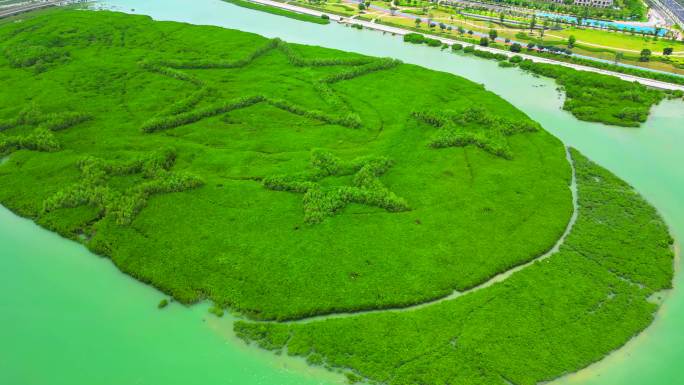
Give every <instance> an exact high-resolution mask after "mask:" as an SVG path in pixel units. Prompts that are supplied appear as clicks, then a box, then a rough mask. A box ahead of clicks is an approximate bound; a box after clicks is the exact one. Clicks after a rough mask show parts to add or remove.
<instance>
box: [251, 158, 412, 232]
mask: <svg viewBox="0 0 684 385" xmlns="http://www.w3.org/2000/svg"><path fill="white" fill-rule="evenodd" d="M390 167H392V161H391V160H390V159H388V158H385V157H361V158H357V159H354V160H352V161H350V162H343V161H341V160H340V159H339V158H337V157H335V156H334V155H332V154H331V153H329V152H325V151H314V152H313V154H312V157H311V168H312V169H311V170H309V171H305V172H302V173H298V174H294V175H279V176H272V177H268V178H264V180H263V184H264V186H265V187H266V188H268V189H271V190H277V191H291V192H296V193H300V194H304V201H303V203H304V221H305V222H306V223H309V224H316V223H320V222H322V221H323V220H324V219H325V218H326V217H329V216H333V215H335V213H337V212H338V211H339V210H341V209H343V208H344V207H346V206H347V205H349V204H350V203H359V204H363V205H368V206H375V207H380V208H383V209H385V210H387V211H389V212H400V211H408V210H410V207H409V205H408V203H407V202H406V200H404V199H403V198H400V197H398V196H397V195H396V194H394V193H393V192H391V191H390V190H389V189H387V187H385V185H384V184H383V183H382V182H381V181H380V179H379V177H380V176H381V175H383V174H384V173H386V172H387V170H389V168H390ZM347 175H352V181H351V185H347V186H333V187H328V186H322V185H321V184H320V183H319V182H320V181H321V180H322V179H324V178H327V177H333V176H338V177H339V176H347Z"/></svg>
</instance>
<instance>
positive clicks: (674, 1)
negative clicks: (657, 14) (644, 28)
mask: <svg viewBox="0 0 684 385" xmlns="http://www.w3.org/2000/svg"><path fill="white" fill-rule="evenodd" d="M650 3H651V5H652V6H653V7H655V8H657V9H659V10H661V11H663V13H664V14H665V15H666V16H668V17H669V18H670V19H673V20H672V21H674V22H675V23H677V24H679V26H680V27H682V28H684V0H651V1H650Z"/></svg>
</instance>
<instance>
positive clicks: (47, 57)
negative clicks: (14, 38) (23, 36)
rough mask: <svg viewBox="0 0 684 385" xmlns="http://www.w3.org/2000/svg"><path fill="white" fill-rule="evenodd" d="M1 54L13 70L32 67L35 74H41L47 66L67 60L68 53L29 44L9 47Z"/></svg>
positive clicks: (59, 49) (54, 48)
mask: <svg viewBox="0 0 684 385" xmlns="http://www.w3.org/2000/svg"><path fill="white" fill-rule="evenodd" d="M3 53H4V55H5V58H6V59H7V61H8V62H9V64H10V66H12V67H14V68H29V67H34V69H35V70H36V71H37V72H42V71H43V70H45V69H46V66H47V65H49V64H52V63H55V62H59V61H64V60H68V58H69V52H67V51H65V50H63V49H61V48H56V47H46V46H42V45H30V44H16V45H13V46H9V47H7V48H5V49H4V50H3Z"/></svg>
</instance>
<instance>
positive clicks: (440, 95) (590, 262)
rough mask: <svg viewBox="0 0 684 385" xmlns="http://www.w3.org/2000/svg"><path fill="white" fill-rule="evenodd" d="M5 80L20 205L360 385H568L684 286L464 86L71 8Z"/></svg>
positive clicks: (4, 65) (502, 110) (244, 328)
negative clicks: (563, 380)
mask: <svg viewBox="0 0 684 385" xmlns="http://www.w3.org/2000/svg"><path fill="white" fill-rule="evenodd" d="M548 71H551V69H549V70H548ZM549 76H551V75H549ZM559 76H561V75H559ZM563 76H566V75H563ZM564 79H566V80H567V82H568V83H570V82H571V81H572V80H571V79H570V78H567V77H564ZM0 81H1V82H2V84H3V87H2V88H0V159H2V162H0V203H1V204H2V205H4V206H6V207H8V208H9V209H11V210H12V211H14V212H15V213H17V214H19V215H21V216H24V217H28V218H31V219H33V220H34V221H35V222H36V223H38V224H40V225H41V226H43V227H45V228H47V229H50V230H52V231H54V232H56V233H59V234H61V235H62V236H64V237H68V238H71V239H73V240H75V241H77V242H81V243H82V244H84V245H85V246H86V247H88V248H89V249H90V250H92V251H93V252H95V253H97V254H99V255H102V256H105V257H107V258H110V259H111V260H112V261H113V263H114V264H115V265H116V266H117V267H118V268H119V269H120V270H121V271H123V272H125V273H127V274H129V275H131V276H133V277H135V278H137V279H138V280H140V281H142V282H145V283H148V284H150V285H153V286H155V287H156V288H158V289H159V290H161V291H162V292H164V293H166V294H168V295H170V296H172V297H173V299H174V300H176V301H179V302H181V303H184V304H192V303H197V302H198V301H203V300H208V301H211V302H213V303H214V304H215V306H214V308H212V312H213V313H215V314H216V315H217V316H220V315H222V314H223V311H224V310H226V311H231V312H234V313H236V314H237V315H239V316H240V317H241V320H240V321H239V322H236V323H235V324H234V331H235V333H236V334H237V335H238V336H239V337H241V338H242V339H244V340H245V341H246V342H248V343H254V344H256V345H258V346H260V347H262V348H265V349H269V350H273V351H274V352H276V353H282V352H285V353H286V354H290V355H296V356H302V357H305V358H306V359H307V361H308V362H309V363H310V364H312V365H320V366H325V367H327V368H330V369H331V370H339V371H341V372H343V373H345V374H346V376H347V378H348V379H349V381H350V382H358V381H365V382H371V383H378V384H392V385H414V384H415V385H418V384H421V385H425V384H431V385H432V384H435V385H436V384H443V385H446V384H449V385H456V384H459V385H476V384H492V385H507V384H516V385H532V384H536V383H538V382H541V381H546V380H551V379H554V378H556V377H559V376H562V375H563V374H566V373H569V372H573V371H576V370H578V369H581V368H583V367H585V366H587V365H589V364H591V363H593V362H596V361H598V360H600V359H601V358H603V357H604V356H606V355H607V354H608V353H610V352H611V351H613V350H615V349H617V348H619V347H621V346H622V345H624V344H625V343H626V342H627V341H628V340H629V339H630V338H632V337H633V336H635V335H636V334H638V333H639V332H641V331H642V330H643V329H645V328H646V327H647V326H648V325H649V324H650V323H651V322H652V320H653V317H654V314H655V312H656V311H657V309H658V302H657V301H656V300H654V298H657V296H658V292H660V291H662V290H665V289H668V288H670V287H671V281H672V277H673V250H672V244H673V239H672V237H671V236H670V234H669V231H668V228H667V226H666V225H665V223H664V222H663V220H662V219H661V217H660V216H659V214H658V213H657V212H656V210H655V209H654V208H653V207H652V206H651V205H650V204H649V203H647V202H646V201H645V200H644V199H643V198H642V197H641V196H640V195H639V194H638V193H637V192H636V191H635V190H634V189H633V188H632V187H631V186H629V185H627V184H626V183H625V182H623V181H621V180H620V179H619V178H617V177H616V176H614V175H613V174H611V173H610V172H609V171H607V170H605V169H603V168H602V167H600V166H599V165H597V164H595V163H593V162H592V161H591V160H589V159H587V158H586V157H584V156H583V155H582V154H581V153H579V152H578V151H576V150H574V149H568V148H566V147H565V146H564V145H563V143H562V142H561V141H560V140H558V139H557V138H555V137H553V136H552V135H551V134H549V133H548V132H547V131H545V130H544V128H543V127H541V126H540V125H539V124H538V123H536V122H534V121H533V120H531V119H530V118H529V117H527V116H526V115H525V114H524V113H522V112H521V111H519V110H517V109H516V108H514V107H513V106H512V105H511V104H509V103H508V102H506V101H505V100H503V99H502V98H500V97H498V96H497V95H495V94H493V93H492V92H489V91H487V90H485V89H484V87H483V86H481V85H479V84H475V83H473V82H470V81H468V80H466V79H464V78H461V77H458V76H454V75H451V74H447V73H442V72H436V71H431V70H427V69H424V68H421V67H418V66H414V65H409V64H404V63H402V62H400V61H397V60H394V59H390V58H375V57H368V56H362V55H358V54H352V53H346V52H341V51H335V50H331V49H325V48H320V47H313V46H303V45H296V44H289V43H287V42H284V41H282V40H279V39H266V38H264V37H261V36H258V35H255V34H250V33H245V32H240V31H235V30H227V29H223V28H217V27H209V26H191V25H187V24H182V23H175V22H157V21H152V20H151V19H150V18H148V17H143V16H132V15H125V14H120V13H113V12H104V11H101V12H92V11H77V10H52V11H48V12H42V13H39V14H36V15H31V16H25V17H22V18H21V19H14V20H12V19H9V20H6V21H3V22H2V23H0ZM573 84H577V83H576V82H575V83H573ZM616 84H617V83H616ZM573 87H574V88H573ZM578 87H581V85H574V86H572V87H571V86H570V85H566V88H568V90H571V91H572V92H573V95H575V96H573V98H572V99H575V100H581V101H582V105H577V106H576V108H573V110H574V112H575V113H576V114H579V115H581V112H578V111H584V113H587V114H589V115H591V114H593V113H592V112H591V111H595V110H592V108H594V109H595V108H598V107H597V106H591V105H590V102H591V101H598V100H600V94H598V93H593V94H591V95H589V94H586V93H584V94H583V93H582V92H580V91H579V88H578ZM592 87H595V84H592ZM615 87H623V86H622V85H619V84H618V85H616V86H615ZM629 87H632V86H629ZM629 87H627V88H625V89H623V91H624V92H627V93H631V94H630V95H634V98H633V99H632V101H631V102H630V103H632V107H633V108H634V109H635V110H639V112H638V114H637V115H639V116H638V117H637V118H635V119H634V120H637V121H641V120H643V119H642V118H643V109H642V108H641V107H640V106H637V104H639V103H640V101H643V103H644V104H645V105H646V106H647V107H646V109H648V107H650V105H651V104H653V103H655V102H657V100H659V99H660V98H661V97H660V96H658V95H652V94H651V93H650V92H651V91H648V90H642V89H641V88H639V89H638V90H637V91H638V92H637V91H633V90H630V89H629ZM634 87H636V86H634ZM634 89H636V88H634ZM642 91H643V92H647V93H648V95H649V97H648V98H643V99H641V97H642V96H643V95H642V94H639V93H640V92H642ZM570 103H579V102H572V101H571V102H570ZM613 118H615V121H616V122H618V123H619V121H620V119H622V118H623V117H618V116H613ZM512 269H514V270H515V272H514V273H513V274H510V275H507V276H506V272H510V271H511V270H512ZM501 274H504V276H503V278H501V277H502V275H501ZM494 277H499V278H501V279H498V280H496V282H494V281H492V278H494ZM83 290H87V288H83ZM167 304H168V302H167V301H166V300H164V301H162V302H160V303H159V307H160V308H163V307H165V306H166V305H167ZM160 311H165V310H160Z"/></svg>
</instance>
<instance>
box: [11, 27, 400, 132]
mask: <svg viewBox="0 0 684 385" xmlns="http://www.w3.org/2000/svg"><path fill="white" fill-rule="evenodd" d="M274 49H278V50H280V51H281V52H282V53H283V54H284V55H285V57H286V58H287V59H288V61H289V62H290V64H292V65H295V66H311V67H324V66H337V65H340V66H351V67H352V68H350V69H349V70H347V71H342V72H339V73H335V74H332V75H328V76H326V77H324V78H322V79H320V80H318V81H316V82H314V89H315V90H316V91H317V92H318V93H319V95H320V96H321V98H323V100H325V101H326V102H327V103H328V104H330V105H331V106H332V107H334V108H335V109H336V110H338V111H341V114H340V115H339V116H332V115H329V114H326V113H323V112H320V111H311V110H306V109H304V108H302V107H299V106H295V105H293V104H291V103H289V102H286V101H283V100H267V99H266V97H264V96H260V95H259V96H253V97H245V98H241V99H239V100H237V101H234V102H228V103H224V104H219V105H215V106H210V107H206V108H203V109H200V110H196V111H190V110H191V109H192V108H193V107H194V106H196V105H197V104H198V103H199V102H200V101H201V100H202V99H203V98H204V97H205V96H206V94H207V93H208V92H209V90H208V89H206V87H204V85H203V82H202V81H201V80H199V79H197V78H195V77H194V76H191V75H188V74H186V73H184V72H182V71H179V69H212V68H239V67H243V66H246V65H248V64H249V63H251V62H252V61H254V60H255V59H256V58H258V57H259V56H262V55H264V54H265V53H267V52H269V51H271V50H274ZM400 63H401V62H400V61H398V60H394V59H389V58H385V59H375V58H367V57H352V58H304V57H303V56H302V55H300V54H299V53H297V52H296V51H295V50H294V49H292V47H291V46H290V45H289V44H288V43H286V42H284V41H282V40H280V39H277V38H276V39H272V40H269V41H268V43H267V44H265V45H264V46H262V47H260V48H258V49H257V50H255V51H254V52H252V53H251V54H250V55H248V56H247V57H245V58H243V59H239V60H234V61H210V60H196V61H181V60H164V61H157V62H150V61H143V62H142V63H141V65H142V66H143V67H144V68H146V69H148V70H150V71H155V72H158V73H161V74H163V75H166V76H170V77H172V78H175V79H179V80H184V81H189V82H192V83H194V84H196V85H198V86H200V89H199V90H198V91H197V92H195V93H193V94H192V95H190V96H189V97H187V98H185V99H183V100H180V101H178V102H176V103H175V104H174V105H172V106H171V107H170V108H169V109H168V110H167V111H165V112H164V113H163V114H161V115H160V116H156V117H154V118H152V119H150V120H149V121H147V122H145V123H144V124H143V125H142V127H141V129H142V130H143V132H148V133H150V132H156V131H160V130H165V129H170V128H175V127H179V126H182V125H186V124H190V123H194V122H197V121H199V120H201V119H204V118H207V117H211V116H215V115H218V114H221V113H225V112H229V111H232V110H235V109H240V108H245V107H249V106H252V105H254V104H256V103H260V102H264V101H268V102H269V103H270V104H271V105H274V106H276V107H278V108H281V109H283V110H285V111H289V112H292V113H294V114H297V115H301V116H306V117H308V118H311V119H316V120H320V121H323V122H326V123H331V124H339V125H341V126H344V127H350V128H357V127H359V126H361V118H360V117H359V115H358V114H356V113H354V112H352V111H349V110H348V107H347V106H346V105H345V103H344V102H343V101H342V100H341V99H340V98H339V96H337V94H336V93H335V91H333V89H332V88H331V87H330V86H329V85H330V84H333V83H336V82H339V81H343V80H349V79H353V78H356V77H359V76H363V75H365V74H368V73H371V72H376V71H381V70H385V69H389V68H392V67H395V66H397V65H398V64H400ZM0 127H1V126H0Z"/></svg>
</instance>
